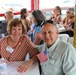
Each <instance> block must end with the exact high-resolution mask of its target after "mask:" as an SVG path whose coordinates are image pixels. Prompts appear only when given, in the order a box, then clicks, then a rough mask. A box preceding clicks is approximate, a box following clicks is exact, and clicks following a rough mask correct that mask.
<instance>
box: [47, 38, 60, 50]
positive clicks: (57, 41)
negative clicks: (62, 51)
mask: <svg viewBox="0 0 76 75" xmlns="http://www.w3.org/2000/svg"><path fill="white" fill-rule="evenodd" d="M59 41H60V39H59V38H57V40H56V42H55V43H54V44H53V45H52V46H51V47H49V48H47V45H46V49H47V51H48V52H51V51H53V50H55V49H56V47H57V46H58V43H59Z"/></svg>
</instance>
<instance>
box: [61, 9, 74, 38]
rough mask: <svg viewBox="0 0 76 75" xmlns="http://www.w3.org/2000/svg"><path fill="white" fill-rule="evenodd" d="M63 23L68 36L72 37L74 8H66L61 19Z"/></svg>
mask: <svg viewBox="0 0 76 75" xmlns="http://www.w3.org/2000/svg"><path fill="white" fill-rule="evenodd" d="M62 22H63V25H64V27H65V28H66V30H67V31H66V33H67V34H69V36H70V37H73V35H74V32H73V29H74V22H75V16H74V8H68V10H67V12H66V17H65V18H64V19H63V21H62Z"/></svg>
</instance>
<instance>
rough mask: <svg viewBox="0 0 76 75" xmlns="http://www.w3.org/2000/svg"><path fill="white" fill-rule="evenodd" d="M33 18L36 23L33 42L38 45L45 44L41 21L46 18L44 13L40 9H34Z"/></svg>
mask: <svg viewBox="0 0 76 75" xmlns="http://www.w3.org/2000/svg"><path fill="white" fill-rule="evenodd" d="M32 16H33V17H32V19H33V24H34V26H35V27H34V31H33V43H34V44H36V45H41V44H43V41H42V35H41V26H40V25H41V23H42V22H43V21H45V20H46V18H45V16H44V14H43V13H42V12H41V11H40V10H34V11H33V12H32Z"/></svg>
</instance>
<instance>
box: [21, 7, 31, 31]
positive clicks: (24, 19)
mask: <svg viewBox="0 0 76 75" xmlns="http://www.w3.org/2000/svg"><path fill="white" fill-rule="evenodd" d="M20 15H21V16H20V18H21V19H22V22H23V23H24V24H25V25H26V28H27V32H28V31H29V30H30V21H29V20H28V19H27V17H28V11H27V9H26V8H22V9H21V11H20Z"/></svg>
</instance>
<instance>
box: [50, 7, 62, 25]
mask: <svg viewBox="0 0 76 75" xmlns="http://www.w3.org/2000/svg"><path fill="white" fill-rule="evenodd" d="M50 19H52V20H53V21H54V22H55V23H56V24H60V23H61V21H62V16H61V8H60V7H59V6H56V7H55V8H54V10H53V14H52V15H51V17H50Z"/></svg>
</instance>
